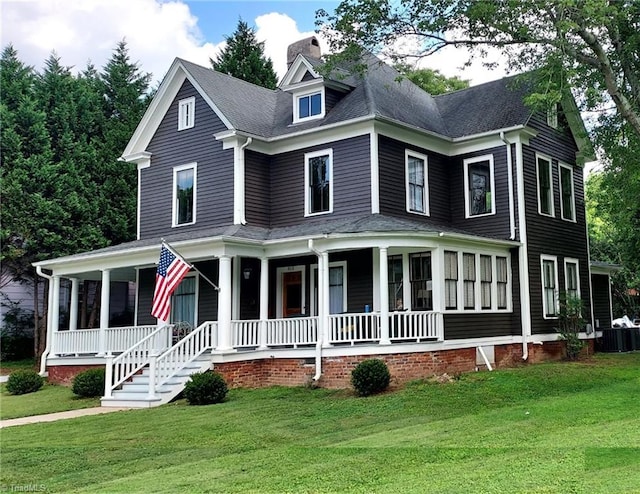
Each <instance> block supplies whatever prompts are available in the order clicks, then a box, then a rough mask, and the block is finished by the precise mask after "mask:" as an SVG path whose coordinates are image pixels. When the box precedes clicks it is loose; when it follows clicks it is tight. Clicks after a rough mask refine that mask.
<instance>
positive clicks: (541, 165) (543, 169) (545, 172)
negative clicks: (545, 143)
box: [536, 156, 554, 216]
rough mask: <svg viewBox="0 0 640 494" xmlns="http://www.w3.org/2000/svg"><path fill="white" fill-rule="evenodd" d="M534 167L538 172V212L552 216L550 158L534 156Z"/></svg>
mask: <svg viewBox="0 0 640 494" xmlns="http://www.w3.org/2000/svg"><path fill="white" fill-rule="evenodd" d="M536 167H537V174H538V212H539V213H540V214H544V215H547V216H554V210H553V188H552V187H551V184H552V181H551V160H550V159H548V158H545V157H542V156H538V157H537V158H536Z"/></svg>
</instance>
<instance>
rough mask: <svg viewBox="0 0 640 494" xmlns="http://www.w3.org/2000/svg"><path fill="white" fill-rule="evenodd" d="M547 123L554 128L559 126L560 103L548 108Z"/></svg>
mask: <svg viewBox="0 0 640 494" xmlns="http://www.w3.org/2000/svg"><path fill="white" fill-rule="evenodd" d="M547 125H548V126H549V127H553V128H554V129H557V128H558V105H557V104H553V105H551V106H550V107H549V108H548V109H547Z"/></svg>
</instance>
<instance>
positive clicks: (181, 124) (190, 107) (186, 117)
mask: <svg viewBox="0 0 640 494" xmlns="http://www.w3.org/2000/svg"><path fill="white" fill-rule="evenodd" d="M195 121H196V99H195V98H194V97H191V98H186V99H181V100H180V101H179V102H178V130H186V129H190V128H192V127H193V126H194V125H195Z"/></svg>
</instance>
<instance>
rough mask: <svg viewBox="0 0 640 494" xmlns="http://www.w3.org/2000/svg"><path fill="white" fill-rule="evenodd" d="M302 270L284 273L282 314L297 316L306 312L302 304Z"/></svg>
mask: <svg viewBox="0 0 640 494" xmlns="http://www.w3.org/2000/svg"><path fill="white" fill-rule="evenodd" d="M302 289H303V286H302V271H286V272H284V273H282V316H283V317H291V316H297V315H300V314H302V313H303V312H304V307H303V306H302V298H303V296H302Z"/></svg>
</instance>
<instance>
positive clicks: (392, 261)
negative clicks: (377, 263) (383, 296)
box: [387, 256, 404, 310]
mask: <svg viewBox="0 0 640 494" xmlns="http://www.w3.org/2000/svg"><path fill="white" fill-rule="evenodd" d="M387 269H388V276H389V280H388V282H389V310H394V309H403V308H404V303H403V302H402V275H403V267H402V256H389V257H388V258H387Z"/></svg>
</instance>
